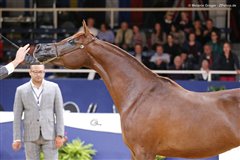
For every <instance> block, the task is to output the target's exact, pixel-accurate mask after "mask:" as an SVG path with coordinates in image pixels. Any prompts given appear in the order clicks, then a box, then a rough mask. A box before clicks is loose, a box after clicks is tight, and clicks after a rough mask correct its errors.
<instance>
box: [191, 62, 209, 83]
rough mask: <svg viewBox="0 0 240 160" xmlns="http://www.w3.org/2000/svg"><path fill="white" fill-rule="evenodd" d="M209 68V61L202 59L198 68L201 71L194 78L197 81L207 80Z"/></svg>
mask: <svg viewBox="0 0 240 160" xmlns="http://www.w3.org/2000/svg"><path fill="white" fill-rule="evenodd" d="M209 70H210V67H209V61H208V60H206V59H204V60H203V61H202V62H201V68H200V71H202V73H201V74H196V75H195V79H196V80H199V81H207V80H208V73H209Z"/></svg>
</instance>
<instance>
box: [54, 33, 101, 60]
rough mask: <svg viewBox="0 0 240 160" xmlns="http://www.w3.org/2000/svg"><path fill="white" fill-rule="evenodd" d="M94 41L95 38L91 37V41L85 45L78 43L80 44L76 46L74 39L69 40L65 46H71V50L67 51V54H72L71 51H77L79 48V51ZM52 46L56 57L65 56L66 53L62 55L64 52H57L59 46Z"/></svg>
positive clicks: (55, 44)
mask: <svg viewBox="0 0 240 160" xmlns="http://www.w3.org/2000/svg"><path fill="white" fill-rule="evenodd" d="M94 40H96V38H95V37H92V38H91V40H89V41H87V42H86V43H80V44H78V43H77V41H75V38H73V39H70V40H69V41H67V44H69V45H71V46H73V48H71V49H69V50H67V53H69V52H73V51H75V50H77V49H79V48H80V49H84V48H85V46H87V45H88V44H90V43H91V42H93V41H94ZM63 45H65V44H63ZM54 46H55V47H56V51H57V53H56V54H57V57H62V56H63V55H65V54H67V53H64V52H63V53H62V52H61V51H59V46H58V45H57V43H54Z"/></svg>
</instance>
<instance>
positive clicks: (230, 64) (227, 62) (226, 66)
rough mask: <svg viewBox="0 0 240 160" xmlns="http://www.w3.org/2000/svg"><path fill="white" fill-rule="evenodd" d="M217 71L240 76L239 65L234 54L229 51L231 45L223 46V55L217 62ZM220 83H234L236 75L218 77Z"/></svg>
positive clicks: (227, 43) (225, 44)
mask: <svg viewBox="0 0 240 160" xmlns="http://www.w3.org/2000/svg"><path fill="white" fill-rule="evenodd" d="M216 64H217V69H218V70H224V71H235V70H236V71H237V73H238V74H240V64H239V60H238V57H237V55H236V54H234V53H233V52H232V51H231V44H230V43H229V42H225V43H224V44H223V54H222V55H220V56H219V58H218V60H217V63H216ZM220 80H221V81H236V75H220Z"/></svg>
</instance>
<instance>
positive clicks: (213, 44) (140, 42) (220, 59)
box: [0, 11, 240, 81]
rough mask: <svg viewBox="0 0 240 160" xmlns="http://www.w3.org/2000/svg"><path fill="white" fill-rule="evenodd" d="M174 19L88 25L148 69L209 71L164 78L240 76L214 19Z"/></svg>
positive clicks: (231, 78)
mask: <svg viewBox="0 0 240 160" xmlns="http://www.w3.org/2000/svg"><path fill="white" fill-rule="evenodd" d="M173 16H174V13H173V12H170V11H169V12H166V14H165V16H164V19H163V20H161V21H159V22H156V23H155V24H154V26H153V27H152V28H150V29H148V30H146V28H145V29H143V28H141V27H140V26H138V25H132V26H129V24H128V22H126V21H123V22H121V24H120V26H119V27H118V28H115V29H111V28H110V27H109V25H108V24H107V23H102V24H101V25H100V27H99V28H97V27H95V19H94V18H91V17H89V18H88V19H87V26H88V27H89V30H90V32H91V33H92V34H93V35H94V36H96V37H98V38H99V39H101V40H104V41H107V42H109V43H112V44H115V45H117V46H119V47H121V48H122V49H124V50H126V51H127V52H129V53H130V54H132V55H133V56H134V57H136V59H137V60H138V61H140V62H141V63H143V64H144V65H145V66H146V67H148V68H149V69H152V70H204V71H206V72H205V73H203V74H197V75H190V74H169V75H166V74H165V75H164V76H169V77H170V78H172V79H174V80H189V79H197V80H207V79H208V74H207V72H208V71H209V70H227V71H235V70H236V71H237V72H238V73H240V63H239V59H238V57H237V54H236V53H233V52H232V50H231V43H230V42H228V41H225V40H226V37H222V34H221V31H220V29H219V28H218V27H217V26H215V25H214V22H213V20H212V19H207V20H206V21H205V22H204V23H203V22H201V21H200V20H198V19H196V20H194V21H192V20H191V19H190V18H189V17H188V13H187V12H184V11H183V12H181V14H180V18H179V19H174V18H173ZM62 25H64V27H65V28H66V27H67V28H68V27H70V28H71V27H72V26H73V24H71V21H66V22H65V23H62ZM62 27H63V26H62ZM82 30H83V28H82V27H81V28H79V31H82ZM0 56H1V55H0ZM0 58H1V57H0ZM212 79H213V80H224V81H235V80H236V75H218V76H214V77H212Z"/></svg>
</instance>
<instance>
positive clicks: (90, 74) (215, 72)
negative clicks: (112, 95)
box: [14, 69, 240, 82]
mask: <svg viewBox="0 0 240 160" xmlns="http://www.w3.org/2000/svg"><path fill="white" fill-rule="evenodd" d="M45 71H46V73H88V77H87V79H88V80H93V79H94V77H95V74H96V73H97V72H96V71H95V70H92V69H46V70H45ZM152 71H153V72H154V73H156V74H202V73H206V72H204V71H200V70H181V71H176V70H152ZM14 72H16V73H28V72H29V70H28V69H16V70H15V71H14ZM222 74H224V75H237V71H218V70H210V71H209V72H208V80H207V81H209V82H211V81H212V75H222ZM239 82H240V81H239Z"/></svg>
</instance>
